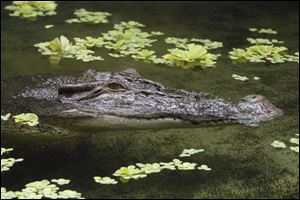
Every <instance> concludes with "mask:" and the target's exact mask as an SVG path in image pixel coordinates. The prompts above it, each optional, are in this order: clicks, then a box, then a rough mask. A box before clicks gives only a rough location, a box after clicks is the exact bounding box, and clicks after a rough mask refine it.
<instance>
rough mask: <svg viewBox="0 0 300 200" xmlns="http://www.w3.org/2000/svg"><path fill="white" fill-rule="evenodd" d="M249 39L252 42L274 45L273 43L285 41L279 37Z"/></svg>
mask: <svg viewBox="0 0 300 200" xmlns="http://www.w3.org/2000/svg"><path fill="white" fill-rule="evenodd" d="M247 41H248V42H249V43H250V44H256V45H272V44H283V43H284V41H281V40H277V39H271V40H270V39H264V38H247Z"/></svg>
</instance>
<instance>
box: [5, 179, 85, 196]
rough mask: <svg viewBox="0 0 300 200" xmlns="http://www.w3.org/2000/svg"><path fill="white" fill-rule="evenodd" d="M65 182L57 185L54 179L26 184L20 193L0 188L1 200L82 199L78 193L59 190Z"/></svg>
mask: <svg viewBox="0 0 300 200" xmlns="http://www.w3.org/2000/svg"><path fill="white" fill-rule="evenodd" d="M63 180H66V179H63ZM67 181H68V183H69V182H70V180H66V182H67ZM66 182H65V183H58V182H57V181H55V179H54V180H51V181H49V180H46V179H44V180H41V181H34V182H31V183H28V184H26V185H25V188H23V189H22V190H21V191H7V189H6V188H5V187H1V199H15V198H17V199H45V198H46V199H84V198H83V197H82V194H81V193H79V192H76V191H73V190H61V188H60V186H61V185H65V184H68V183H66Z"/></svg>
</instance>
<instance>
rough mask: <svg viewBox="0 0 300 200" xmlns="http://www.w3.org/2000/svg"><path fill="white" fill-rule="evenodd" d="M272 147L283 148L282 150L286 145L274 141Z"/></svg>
mask: <svg viewBox="0 0 300 200" xmlns="http://www.w3.org/2000/svg"><path fill="white" fill-rule="evenodd" d="M271 145H272V146H273V147H275V148H282V149H285V148H286V144H285V143H283V142H280V141H278V140H274V141H273V142H272V144H271Z"/></svg>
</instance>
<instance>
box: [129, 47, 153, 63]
mask: <svg viewBox="0 0 300 200" xmlns="http://www.w3.org/2000/svg"><path fill="white" fill-rule="evenodd" d="M131 57H132V58H135V59H138V60H139V59H140V60H152V59H155V58H156V56H155V51H151V50H147V49H143V50H141V51H138V52H136V54H134V55H132V56H131Z"/></svg>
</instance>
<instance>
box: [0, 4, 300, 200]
mask: <svg viewBox="0 0 300 200" xmlns="http://www.w3.org/2000/svg"><path fill="white" fill-rule="evenodd" d="M7 4H8V3H3V2H1V78H5V79H9V78H12V77H16V76H19V75H26V76H30V75H35V74H44V73H51V74H66V73H68V74H74V75H77V74H80V73H82V72H83V71H85V70H86V69H89V68H94V69H97V70H99V71H107V70H119V69H124V68H125V67H128V66H130V67H133V68H135V69H136V70H137V71H138V72H139V73H140V74H142V76H143V77H145V78H147V79H151V80H154V81H158V82H161V83H162V84H164V85H166V86H169V87H174V88H182V89H186V90H194V91H198V92H200V91H204V92H208V93H210V94H213V95H217V96H220V97H224V98H233V99H234V98H240V97H243V96H245V95H248V94H263V95H265V96H266V97H267V98H268V99H269V100H270V101H271V102H272V103H274V104H275V105H276V106H278V107H279V108H281V109H282V110H283V111H284V112H285V114H284V116H283V117H282V118H279V119H276V120H273V121H270V122H266V123H263V124H261V125H260V126H259V127H247V126H244V125H235V126H213V127H200V128H184V129H183V128H181V129H175V128H173V129H172V127H170V129H163V130H159V129H156V130H135V131H132V130H118V131H115V130H113V131H94V132H92V133H86V132H84V131H83V132H81V133H80V134H75V135H70V136H50V135H47V136H45V135H41V136H31V135H24V134H21V133H20V134H5V132H2V133H1V146H2V147H13V148H14V149H15V151H14V152H13V153H11V154H10V155H12V156H15V157H22V158H24V161H23V162H22V163H17V164H16V165H15V166H14V167H13V168H12V169H11V170H10V171H9V172H8V173H5V174H1V186H2V187H6V188H7V189H10V190H19V189H21V188H22V187H23V186H24V185H25V184H26V183H28V182H31V181H36V180H42V179H52V178H59V177H63V178H69V179H71V180H72V181H71V184H70V185H69V186H68V188H70V189H74V190H76V191H79V192H82V193H83V196H84V197H86V198H299V158H298V154H297V153H295V152H292V151H289V150H288V149H285V150H277V149H275V148H273V147H272V146H271V145H270V144H271V143H272V141H273V140H281V141H284V142H286V143H288V140H289V138H291V137H294V136H295V134H296V133H299V122H298V121H299V92H298V90H299V65H298V64H297V63H285V64H277V65H271V64H241V65H233V64H232V63H231V61H230V59H229V58H228V56H227V52H228V51H229V50H231V49H232V48H233V47H245V46H246V45H247V41H246V40H245V39H246V38H247V37H249V36H250V33H249V31H248V28H249V27H261V28H273V29H275V30H277V31H278V32H279V34H278V35H275V36H274V38H277V39H280V40H284V41H285V46H287V47H288V48H289V50H290V52H295V51H299V31H298V29H299V4H298V3H296V2H256V3H255V2H245V3H244V2H243V3H241V2H227V3H225V2H190V3H188V2H164V3H163V2H89V1H86V2H76V3H75V2H58V9H57V11H58V15H56V16H51V17H40V18H38V20H37V21H34V22H30V21H26V20H20V19H18V18H14V17H9V16H8V11H6V10H4V9H3V7H4V6H5V5H7ZM77 8H86V9H87V10H100V11H107V12H110V13H112V17H111V18H110V23H109V24H106V25H95V26H91V25H86V24H66V23H64V20H65V19H69V18H72V17H73V14H72V13H73V11H74V9H77ZM127 20H134V21H138V22H141V23H143V24H145V25H146V28H145V30H148V31H152V30H153V31H162V32H164V33H165V36H163V37H162V38H164V37H168V36H176V37H187V38H192V37H200V38H209V39H212V40H217V41H222V42H223V43H224V48H221V49H220V50H217V52H220V53H221V54H222V57H220V58H219V60H218V63H217V67H216V68H212V69H205V70H203V71H194V70H183V69H180V68H175V67H169V66H164V65H153V64H145V63H143V62H136V61H133V60H132V59H130V58H119V59H117V58H111V57H109V56H108V55H107V52H106V51H105V50H99V51H97V54H98V53H99V55H101V56H103V57H104V58H105V60H104V61H96V62H91V63H83V62H81V61H75V60H72V59H64V60H62V62H61V64H60V67H51V66H50V65H49V62H48V58H47V57H44V56H42V55H40V53H38V52H37V49H36V48H34V47H33V44H35V43H37V42H41V41H48V40H50V39H53V38H54V37H57V36H60V35H62V34H63V35H65V36H67V37H69V38H71V37H75V36H79V37H83V36H87V35H89V36H98V35H99V34H100V33H102V32H106V31H107V30H109V29H111V28H112V27H113V24H115V23H119V22H120V21H127ZM47 24H54V28H52V29H45V28H44V25H47ZM262 37H263V36H262ZM162 41H163V40H161V41H159V42H158V43H157V44H155V45H154V49H155V50H157V51H158V52H160V53H161V54H164V53H166V48H167V47H168V46H166V45H164V44H163V42H162ZM233 73H236V74H240V75H245V76H248V77H253V76H258V77H260V78H261V80H260V81H253V80H252V81H248V82H241V81H236V80H234V79H232V78H231V75H232V74H233ZM41 121H43V119H41ZM1 123H2V122H1ZM185 148H204V149H205V150H206V151H205V153H202V154H198V155H195V156H193V157H191V158H188V159H185V160H187V161H189V162H197V163H201V164H207V165H208V166H209V167H211V168H212V171H210V172H205V171H197V170H195V171H174V172H173V171H163V172H161V173H158V174H154V175H151V176H149V177H147V178H145V179H141V180H138V181H130V182H129V183H127V184H118V185H113V186H110V185H108V186H105V185H99V184H96V183H95V182H94V181H93V176H110V175H111V174H112V173H113V172H114V171H115V170H116V169H119V168H120V167H121V166H127V165H130V164H134V163H137V162H143V163H152V162H160V161H169V160H172V159H173V158H176V157H177V156H178V155H179V154H180V153H181V152H182V150H183V149H185Z"/></svg>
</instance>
